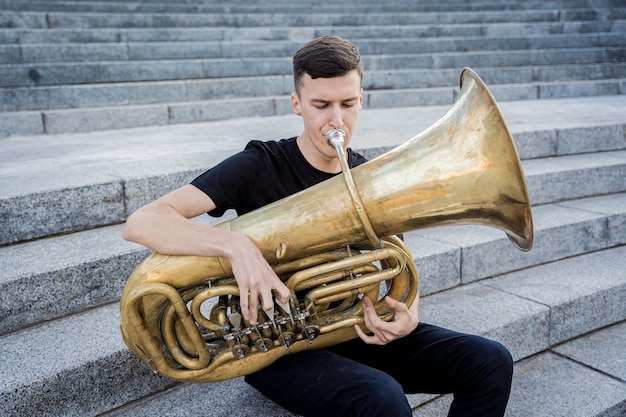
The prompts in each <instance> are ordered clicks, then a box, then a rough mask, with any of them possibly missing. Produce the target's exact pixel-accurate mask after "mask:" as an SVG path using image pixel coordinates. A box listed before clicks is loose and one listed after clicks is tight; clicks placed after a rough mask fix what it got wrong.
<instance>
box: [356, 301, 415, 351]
mask: <svg viewBox="0 0 626 417" xmlns="http://www.w3.org/2000/svg"><path fill="white" fill-rule="evenodd" d="M385 302H386V303H387V305H388V306H389V307H391V308H392V309H393V310H394V314H393V318H392V319H391V321H384V320H382V319H381V318H380V317H378V314H376V309H375V308H374V304H373V302H372V300H370V299H369V297H364V298H363V308H364V314H363V318H364V319H365V326H366V327H367V328H368V329H369V330H370V331H371V332H372V334H371V335H367V334H365V333H364V332H363V330H361V328H360V327H359V326H358V325H355V326H354V328H355V330H356V332H357V334H358V335H359V337H360V338H361V340H363V341H364V342H365V343H368V344H371V345H386V344H387V343H389V342H391V341H394V340H396V339H399V338H401V337H404V336H406V335H408V334H409V333H411V332H412V331H413V330H415V329H416V328H417V325H418V323H419V295H418V296H417V297H416V298H415V300H414V301H413V304H412V305H411V307H407V305H406V304H404V303H403V302H400V301H398V300H395V299H393V298H391V297H385Z"/></svg>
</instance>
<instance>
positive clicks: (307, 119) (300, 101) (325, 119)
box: [291, 70, 363, 168]
mask: <svg viewBox="0 0 626 417" xmlns="http://www.w3.org/2000/svg"><path fill="white" fill-rule="evenodd" d="M302 81H303V83H302V88H301V89H300V95H299V96H298V95H296V94H295V93H294V94H293V95H292V97H291V99H292V106H293V109H294V112H295V113H296V114H297V115H299V116H302V119H303V122H304V132H303V134H302V135H301V139H302V141H303V143H302V146H301V148H304V149H302V150H303V153H304V154H305V157H307V159H308V160H309V162H312V163H313V165H314V166H315V165H316V164H315V162H322V163H328V162H329V161H333V162H334V161H336V160H337V152H336V151H335V149H334V148H333V147H332V146H330V145H329V144H328V142H327V141H326V136H325V135H326V133H327V132H328V131H329V130H331V129H341V130H343V131H344V132H345V133H346V140H345V143H344V150H345V148H347V147H348V145H349V143H350V139H351V138H352V133H353V132H354V129H355V128H356V121H357V116H358V114H359V111H360V110H361V107H362V104H363V89H362V88H361V77H360V76H359V73H358V72H357V71H356V70H355V71H351V72H349V73H348V74H346V75H343V76H341V77H333V78H316V79H312V78H311V77H310V76H309V75H308V74H304V76H303V80H302ZM310 158H313V161H311V159H310ZM318 168H319V167H318Z"/></svg>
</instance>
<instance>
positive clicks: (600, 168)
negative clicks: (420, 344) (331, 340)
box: [0, 0, 626, 417]
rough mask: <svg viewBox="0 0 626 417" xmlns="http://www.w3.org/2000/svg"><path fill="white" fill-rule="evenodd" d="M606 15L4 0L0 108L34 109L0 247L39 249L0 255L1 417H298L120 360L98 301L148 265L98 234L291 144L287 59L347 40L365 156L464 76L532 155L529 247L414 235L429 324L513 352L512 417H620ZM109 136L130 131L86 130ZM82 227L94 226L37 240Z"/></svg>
mask: <svg viewBox="0 0 626 417" xmlns="http://www.w3.org/2000/svg"><path fill="white" fill-rule="evenodd" d="M618 3H619V2H616V1H615V0H594V1H593V2H588V1H585V0H571V1H568V2H562V1H556V0H546V1H530V2H513V1H511V2H507V3H506V5H505V6H506V7H503V3H502V2H501V1H497V2H496V1H491V0H478V1H463V0H450V1H447V2H430V3H424V2H414V1H409V0H398V1H396V2H392V3H389V2H387V3H381V2H374V1H373V0H372V1H365V2H363V1H362V2H359V5H358V7H359V13H354V9H352V8H353V7H355V6H354V4H352V3H351V2H342V3H337V2H335V1H332V0H317V1H315V2H313V1H302V2H298V4H295V3H293V2H292V1H290V0H277V1H274V2H265V3H260V2H252V3H251V2H249V1H244V0H233V1H230V2H228V4H217V3H212V2H207V1H204V2H201V3H200V2H188V1H185V2H182V1H178V2H167V3H165V2H162V1H151V0H142V1H136V2H132V3H128V2H122V1H119V0H112V1H108V2H87V1H81V2H61V1H56V2H41V1H28V2H25V1H15V0H6V1H3V2H2V5H1V6H0V8H2V9H3V12H2V13H0V27H1V28H2V29H0V79H1V82H0V85H3V86H4V87H9V86H12V87H11V88H4V87H3V93H2V94H3V95H2V97H0V107H2V108H11V107H10V106H11V105H15V106H18V108H23V109H25V110H24V111H15V112H13V111H11V112H3V113H2V114H1V115H0V136H3V137H2V138H1V139H0V202H1V203H0V222H1V226H0V230H2V232H3V233H5V234H7V233H8V234H10V235H11V236H12V237H11V239H14V237H15V236H17V235H19V238H18V240H20V239H31V238H32V239H36V235H37V234H43V235H48V236H45V237H47V238H46V239H37V240H33V241H30V242H26V243H20V244H14V243H7V242H4V243H2V242H1V241H0V291H1V293H2V294H3V296H2V297H0V298H1V299H2V301H0V310H1V311H0V312H3V313H2V314H0V317H2V319H0V323H1V324H0V333H3V332H6V331H10V332H11V333H9V334H3V335H2V336H0V357H2V358H8V360H6V359H5V361H4V364H5V365H3V367H1V368H0V414H2V415H5V414H8V415H14V414H17V415H44V416H46V415H50V416H52V415H55V416H61V415H67V416H95V415H102V414H103V413H104V414H107V415H110V414H109V413H110V410H116V411H115V413H114V414H115V415H119V416H122V415H146V416H151V415H155V416H156V415H159V416H161V415H177V416H178V415H181V416H184V415H189V416H191V415H200V414H206V413H207V412H209V413H210V414H212V415H213V414H215V415H261V416H269V415H279V416H283V415H284V416H291V414H289V413H286V412H285V411H284V410H282V409H281V408H280V407H278V406H276V405H274V404H272V403H271V402H269V401H268V400H266V399H264V398H263V397H261V396H260V395H259V394H258V393H256V392H255V391H254V390H252V389H251V388H250V387H248V386H247V385H245V384H244V383H243V381H242V380H241V379H236V380H233V381H227V382H224V383H218V384H197V385H188V384H177V383H175V382H173V381H171V380H165V379H162V378H159V377H156V376H154V375H152V374H151V372H150V370H149V369H148V367H147V366H146V365H145V364H143V363H142V362H140V360H139V359H138V358H137V357H135V356H134V355H133V354H131V353H130V352H129V351H128V350H127V349H126V347H125V346H124V345H123V343H122V342H121V340H120V337H119V330H118V322H119V318H118V308H117V305H116V304H115V302H113V303H111V304H106V303H109V302H111V301H114V299H115V294H116V293H119V291H120V289H121V286H122V285H123V282H124V280H125V278H126V277H127V275H128V274H129V271H130V270H132V268H133V266H135V265H136V264H137V263H138V262H139V261H140V260H141V258H143V257H144V256H145V254H146V253H147V250H145V249H142V248H139V247H137V246H136V245H132V244H128V243H127V242H124V241H122V239H121V237H120V230H121V226H120V225H119V224H114V225H112V226H111V225H110V224H111V223H120V222H122V221H123V220H124V219H125V217H126V216H127V215H128V213H130V212H131V211H133V210H135V209H136V208H137V207H139V206H141V205H143V204H145V203H146V202H148V201H151V200H153V199H154V198H157V197H158V196H160V195H162V194H163V193H165V192H167V191H169V190H171V189H172V188H175V187H177V186H179V185H181V184H184V183H186V182H188V181H189V179H191V178H192V177H193V176H195V175H197V174H198V173H199V172H201V171H202V170H204V169H206V168H208V167H210V166H211V165H213V164H214V163H216V162H218V161H220V160H222V159H224V158H225V157H226V156H228V155H230V154H231V153H233V152H235V151H237V150H239V149H241V148H242V147H243V146H244V145H245V143H246V142H247V141H248V140H250V139H275V138H280V137H289V136H293V135H296V134H298V133H299V132H300V131H301V120H300V119H299V118H298V117H296V116H294V115H293V114H292V110H291V108H290V101H289V93H290V92H291V89H292V87H291V77H290V75H289V73H290V60H289V56H290V55H291V53H292V52H293V51H294V50H295V48H296V47H297V46H299V45H300V44H301V43H303V42H304V41H305V40H307V39H310V38H312V37H313V36H316V35H318V34H322V33H336V34H339V35H342V36H345V37H347V38H349V39H352V40H355V41H356V42H357V43H358V45H359V46H360V48H361V52H362V53H363V56H364V59H365V62H366V66H367V69H368V72H367V75H366V79H365V86H366V87H367V89H366V91H365V96H364V98H365V105H364V108H365V109H364V111H363V112H362V114H361V120H360V125H359V129H358V131H357V132H356V135H355V137H354V143H353V144H352V145H353V147H354V148H355V149H357V150H359V151H361V152H363V153H364V154H366V155H367V156H368V157H370V158H373V157H376V156H377V155H379V154H381V153H383V152H386V151H387V150H389V149H391V148H393V147H394V146H396V145H398V144H400V143H403V142H405V141H406V140H407V139H409V138H411V137H413V136H415V135H416V134H418V133H419V132H421V131H423V130H424V129H426V128H427V127H428V126H430V125H431V124H432V123H433V122H434V121H436V120H437V119H438V118H439V117H441V115H443V114H444V113H445V112H446V111H447V110H448V109H449V108H450V107H451V106H452V105H453V102H454V98H455V96H456V95H457V94H458V86H457V80H458V72H459V70H460V68H461V67H463V66H471V67H474V68H476V69H477V70H478V73H479V74H480V75H481V76H482V77H483V79H484V80H485V81H486V82H487V84H488V85H489V86H490V88H491V90H492V92H493V94H494V96H495V97H496V100H497V101H498V103H499V105H500V107H501V109H502V111H503V114H504V116H505V118H506V119H507V121H508V123H509V127H510V129H511V132H512V133H513V136H514V138H515V141H516V143H517V146H518V150H519V153H520V156H521V157H522V158H523V159H524V167H525V169H526V170H527V172H526V174H527V177H528V179H529V187H530V190H531V198H532V202H533V203H534V207H533V211H534V219H535V232H536V234H535V237H536V239H535V246H534V248H533V250H532V251H531V252H530V253H522V252H520V251H518V250H516V249H514V248H513V246H512V245H511V243H510V242H509V241H508V239H507V238H506V237H505V235H504V233H502V232H501V231H497V230H494V229H491V228H486V227H479V226H454V227H450V228H441V230H435V229H432V230H428V231H425V230H422V231H416V232H409V233H406V234H405V237H406V241H407V244H408V245H409V247H410V248H411V251H412V253H413V256H414V258H415V260H416V262H417V264H418V270H419V273H420V280H421V282H420V292H421V293H422V296H423V298H422V304H421V306H422V311H421V314H422V316H421V318H422V320H424V321H433V322H436V323H438V324H443V325H445V326H448V327H452V328H456V329H458V330H462V331H469V332H472V333H478V334H482V335H485V336H487V337H492V338H494V339H496V340H499V341H501V342H502V343H504V344H505V345H506V346H507V347H509V348H510V349H511V351H512V353H513V355H514V357H515V358H516V359H518V362H517V364H516V376H515V382H514V391H513V395H512V397H511V401H510V405H509V411H508V414H507V416H526V415H530V416H532V415H537V416H544V415H551V416H552V415H568V416H569V415H571V416H578V415H580V416H581V417H582V416H591V415H593V416H596V415H597V416H603V417H617V416H619V417H621V416H622V415H624V414H625V413H626V404H625V403H626V400H625V399H626V392H624V391H625V389H626V386H625V383H624V379H625V376H624V375H625V371H624V368H623V362H620V361H619V360H616V358H621V356H623V355H622V354H621V353H622V352H623V346H624V337H625V335H624V333H625V331H626V329H625V328H624V324H623V323H624V320H625V319H626V311H624V306H623V305H624V303H623V299H624V295H626V294H625V287H626V283H625V282H624V278H623V277H622V276H623V275H624V274H623V270H624V267H625V266H626V265H625V264H624V261H623V258H624V255H626V253H624V247H625V246H623V245H624V243H626V236H625V234H626V229H625V228H624V224H625V223H626V221H625V219H626V200H624V199H625V198H626V192H624V191H626V190H624V188H625V184H624V178H626V175H624V174H625V173H626V172H624V166H625V165H626V163H625V160H626V156H625V154H624V152H625V151H624V150H623V149H624V148H626V143H625V142H626V140H625V136H624V134H625V125H626V119H625V115H624V109H625V108H626V101H625V100H626V99H625V96H624V93H626V77H625V76H624V70H625V67H624V62H625V60H626V50H625V49H624V44H625V41H626V8H624V7H623V6H624V5H622V4H618ZM277 7H278V8H279V9H280V13H277V10H278V9H277ZM11 10H13V11H11ZM381 11H385V13H380V12H381ZM100 12H106V13H100ZM18 28H21V29H18ZM35 28H37V29H35ZM185 57H188V58H185ZM255 57H258V58H255ZM61 61H62V62H61ZM17 62H24V63H23V64H19V65H12V64H14V63H17ZM592 63H595V65H593V64H592ZM79 64H80V65H79ZM455 68H456V69H455ZM256 75H258V76H261V77H265V78H264V79H263V83H260V82H258V79H256V78H255V76H256ZM223 77H226V78H223ZM92 82H96V83H103V84H99V85H93V84H90V83H92ZM131 82H132V83H131ZM67 84H69V86H68V85H67ZM13 87H17V88H13ZM20 87H21V88H20ZM259 94H263V96H258V95H259ZM251 95H255V97H251ZM599 95H603V96H599ZM233 97H237V98H233ZM547 97H559V99H546V98H547ZM565 97H571V98H565ZM218 98H219V99H218ZM9 100H10V102H9ZM189 100H192V101H189ZM157 101H158V102H157ZM152 102H155V104H146V103H152ZM131 103H143V104H136V105H132V104H131ZM31 106H38V107H37V108H39V109H41V110H39V111H29V110H28V109H30V108H31ZM59 106H65V107H66V109H58V107H59ZM77 106H81V107H77ZM82 106H98V107H82ZM410 106H420V107H410ZM426 106H428V107H426ZM233 117H236V118H233ZM224 118H230V119H231V120H228V121H221V122H220V121H217V119H224ZM208 121H210V122H208ZM187 122H196V123H195V124H193V125H187V124H185V123H187ZM175 123H179V124H178V125H175ZM143 125H145V127H139V126H143ZM110 127H114V128H119V129H118V130H115V131H102V132H92V133H87V132H86V131H90V130H94V129H106V128H110ZM468 128H471V126H468ZM67 131H73V132H81V133H74V134H61V133H63V132H67ZM41 133H46V134H45V135H42V134H41ZM7 136H9V137H7ZM565 155H568V156H566V157H564V156H565ZM533 159H535V160H533ZM405 174H406V175H410V173H405ZM107 187H108V188H107ZM607 193H609V194H607ZM601 194H606V195H601ZM585 196H586V197H585ZM581 197H585V198H581ZM75 198H78V200H75ZM571 199H575V200H571ZM540 203H541V205H539V204H540ZM2 204H4V206H2ZM94 206H97V208H94ZM103 213H106V215H107V216H110V217H106V216H105V215H104V214H103ZM230 215H232V213H229V216H230ZM31 220H32V221H31ZM195 220H196V221H199V222H202V223H207V224H215V223H216V222H219V221H220V220H221V219H212V218H210V217H208V216H200V217H198V218H197V219H195ZM13 222H14V223H13ZM14 224H19V227H17V228H16V227H15V226H14ZM5 225H10V227H8V228H6V227H5ZM94 227H95V229H93V228H94ZM83 228H88V229H91V230H86V231H81V232H74V233H71V234H67V235H53V236H49V235H50V234H58V233H65V232H68V231H72V230H80V229H83ZM11 242H15V241H11ZM619 245H622V246H619ZM503 273H504V274H505V275H501V276H497V275H498V274H503ZM494 275H496V277H495V278H491V277H492V276H494ZM103 303H104V304H103ZM81 310H83V312H82V313H79V314H76V312H78V311H81ZM57 316H64V317H62V318H57ZM46 320H49V321H46ZM614 323H618V324H614ZM3 326H4V327H3ZM594 329H600V330H594ZM561 342H562V343H561ZM557 343H558V344H557ZM555 344H557V345H556V346H555ZM553 352H554V353H553ZM522 358H524V359H522ZM174 387H175V389H168V388H174ZM408 397H409V402H410V404H411V405H412V406H413V407H415V411H414V412H415V415H416V416H417V415H419V416H435V415H445V414H446V412H447V409H448V408H449V406H450V402H451V400H452V399H451V396H449V395H445V396H442V397H438V396H435V395H420V394H416V395H409V396H408ZM181 399H182V402H184V403H185V404H184V407H182V406H181ZM207 410H209V411H207Z"/></svg>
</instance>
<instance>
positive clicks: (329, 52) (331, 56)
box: [293, 35, 363, 96]
mask: <svg viewBox="0 0 626 417" xmlns="http://www.w3.org/2000/svg"><path fill="white" fill-rule="evenodd" d="M353 70H357V72H358V73H359V76H360V77H361V80H362V79H363V61H362V60H361V55H360V54H359V50H358V49H357V47H356V46H355V45H354V44H353V43H351V42H349V41H347V40H345V39H343V38H340V37H338V36H330V35H327V36H321V37H319V38H316V39H313V40H312V41H310V42H308V43H306V44H305V45H304V46H302V47H301V48H300V49H298V51H297V52H296V53H295V55H294V56H293V81H294V85H295V88H296V94H298V96H299V95H300V89H301V88H302V76H303V75H304V74H309V76H310V77H311V78H313V79H315V78H332V77H341V76H343V75H346V74H347V73H349V72H350V71H353Z"/></svg>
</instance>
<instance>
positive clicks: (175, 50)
mask: <svg viewBox="0 0 626 417" xmlns="http://www.w3.org/2000/svg"><path fill="white" fill-rule="evenodd" d="M625 42H626V34H624V33H615V34H580V35H569V34H567V35H552V36H547V37H544V36H538V37H507V38H484V37H477V38H463V37H460V38H453V39H438V38H433V39H421V38H413V39H409V38H406V39H399V40H395V39H385V40H380V41H378V40H360V41H359V40H355V44H356V45H357V46H358V47H359V51H360V52H361V53H362V54H363V55H374V54H378V55H380V54H416V53H440V52H453V51H454V52H466V51H497V50H523V49H538V50H541V49H557V48H585V47H621V46H623V45H624V43H625ZM301 45H302V42H290V41H275V42H271V43H267V42H262V43H261V42H228V43H226V46H227V47H226V48H224V47H223V46H224V44H223V43H222V42H185V43H184V44H183V45H180V44H179V43H175V42H167V43H164V42H143V43H107V44H101V43H94V44H62V45H61V44H49V45H19V46H18V45H0V64H7V63H13V64H24V63H42V62H58V61H59V57H63V58H62V62H68V61H70V62H71V61H74V62H88V61H102V60H106V61H119V60H122V61H125V60H155V59H196V58H197V59H201V58H250V57H268V58H274V57H278V56H283V57H290V56H291V55H293V53H294V52H295V51H296V50H297V49H298V48H299V47H300V46H301Z"/></svg>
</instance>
